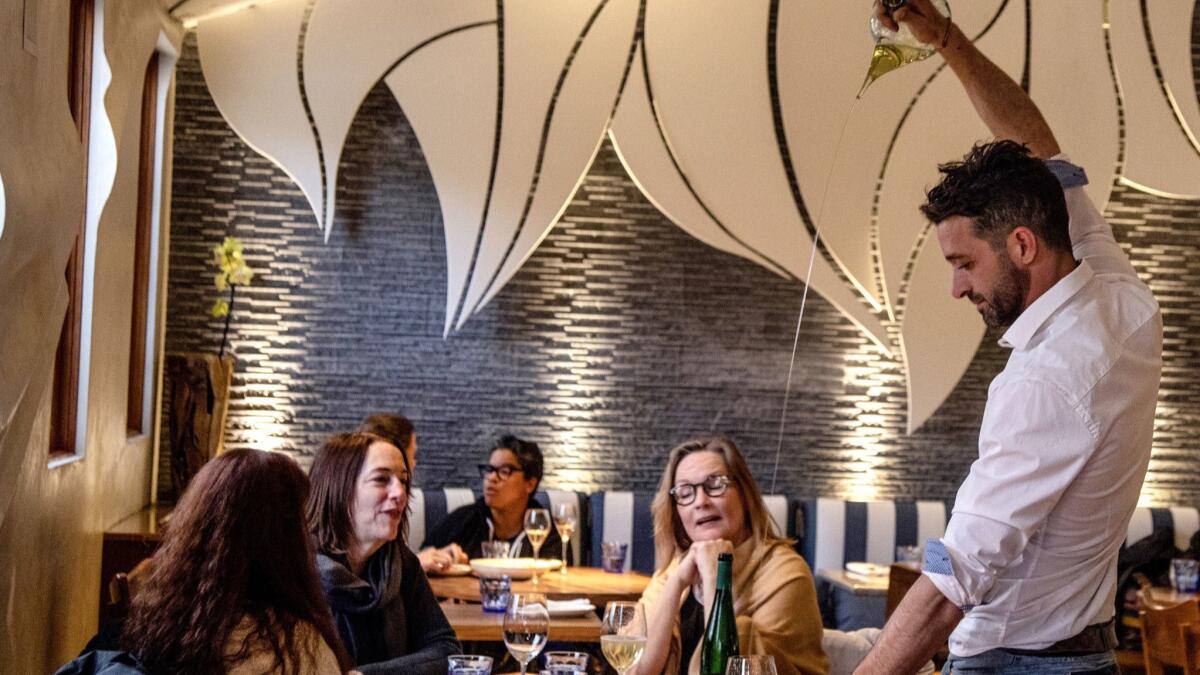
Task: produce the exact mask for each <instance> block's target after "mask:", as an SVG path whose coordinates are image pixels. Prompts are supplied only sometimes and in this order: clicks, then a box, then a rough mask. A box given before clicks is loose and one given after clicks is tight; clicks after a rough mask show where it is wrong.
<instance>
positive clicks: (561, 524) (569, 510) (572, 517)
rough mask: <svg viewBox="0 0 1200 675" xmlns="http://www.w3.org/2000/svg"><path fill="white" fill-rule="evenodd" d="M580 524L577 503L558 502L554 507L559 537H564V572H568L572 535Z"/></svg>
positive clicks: (555, 523) (562, 570)
mask: <svg viewBox="0 0 1200 675" xmlns="http://www.w3.org/2000/svg"><path fill="white" fill-rule="evenodd" d="M578 524H579V512H578V511H577V510H576V508H575V505H574V504H572V503H570V502H567V503H564V504H558V505H556V506H555V507H554V526H555V527H556V528H558V537H559V539H562V563H563V564H562V569H561V570H559V571H560V572H562V573H563V574H566V573H567V551H568V550H570V547H569V546H568V545H569V544H570V543H571V535H572V534H575V526H576V525H578Z"/></svg>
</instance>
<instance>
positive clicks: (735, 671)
mask: <svg viewBox="0 0 1200 675" xmlns="http://www.w3.org/2000/svg"><path fill="white" fill-rule="evenodd" d="M725 675H775V657H774V656H766V655H763V654H756V655H752V656H731V657H729V665H728V666H727V667H726V668H725Z"/></svg>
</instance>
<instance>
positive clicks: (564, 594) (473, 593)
mask: <svg viewBox="0 0 1200 675" xmlns="http://www.w3.org/2000/svg"><path fill="white" fill-rule="evenodd" d="M649 583H650V577H648V576H646V575H644V574H638V573H637V572H625V573H622V574H613V573H611V572H605V571H604V570H602V569H600V568H598V567H572V568H570V569H568V570H567V573H566V574H562V573H561V572H558V571H551V572H546V573H545V574H542V576H541V578H540V579H539V580H538V584H537V585H534V583H533V582H532V581H514V582H513V583H512V591H513V592H514V593H543V594H545V596H546V597H547V598H548V599H550V600H573V599H576V598H587V599H588V600H590V601H591V602H592V604H593V605H595V606H596V607H597V608H598V609H600V610H603V609H604V605H605V603H608V602H612V601H615V600H629V601H636V600H638V599H639V598H641V597H642V591H645V590H646V585H647V584H649ZM429 585H430V586H432V587H433V594H434V595H436V596H437V597H438V598H439V599H442V600H456V601H459V602H479V578H478V577H476V576H475V575H473V574H466V575H463V576H431V577H429Z"/></svg>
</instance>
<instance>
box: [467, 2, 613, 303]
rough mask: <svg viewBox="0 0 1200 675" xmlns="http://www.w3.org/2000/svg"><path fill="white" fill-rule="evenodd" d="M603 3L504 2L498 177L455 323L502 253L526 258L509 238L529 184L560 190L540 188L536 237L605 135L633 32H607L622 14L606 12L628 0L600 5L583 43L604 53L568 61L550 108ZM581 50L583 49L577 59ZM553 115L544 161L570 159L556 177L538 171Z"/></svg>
mask: <svg viewBox="0 0 1200 675" xmlns="http://www.w3.org/2000/svg"><path fill="white" fill-rule="evenodd" d="M603 4H604V3H603V1H602V0H589V1H588V2H557V1H556V0H544V1H543V2H528V3H509V4H507V5H505V7H504V86H503V89H504V94H503V95H504V100H503V112H502V120H501V122H502V128H501V130H500V153H499V155H498V156H497V157H496V177H495V182H494V184H493V187H492V198H491V203H490V204H488V213H487V220H486V222H485V223H484V228H483V239H482V242H481V244H480V247H479V257H478V258H477V259H476V260H475V269H474V271H473V272H472V273H471V282H470V285H469V286H468V288H467V299H466V304H465V305H464V311H463V313H462V315H460V316H459V318H458V325H459V326H461V325H462V324H463V322H464V321H465V320H466V318H467V316H469V315H470V313H471V312H472V311H474V310H476V309H478V308H479V306H480V305H481V304H482V302H483V298H484V296H485V295H486V294H487V291H488V290H489V287H490V286H491V284H492V281H493V279H497V276H496V275H497V270H499V269H500V267H501V266H502V265H504V264H505V262H506V260H507V258H508V257H510V256H512V255H516V256H517V259H518V260H523V259H524V257H525V252H524V251H515V250H510V249H515V247H514V246H513V239H514V237H516V236H517V234H518V228H519V227H520V223H521V221H522V214H523V213H524V212H525V206H526V202H527V201H528V199H529V194H530V191H531V190H533V189H534V186H535V184H536V185H537V187H538V192H542V191H543V189H544V188H543V187H542V186H541V183H540V181H542V180H545V181H546V182H547V183H548V184H550V185H557V187H558V193H557V195H555V194H554V193H553V192H550V191H549V190H546V192H547V195H546V198H548V199H550V200H551V203H552V206H551V207H550V208H551V209H552V212H551V213H548V214H544V215H542V218H544V219H545V218H549V220H547V221H546V222H541V223H538V222H534V221H532V220H530V221H529V222H528V225H529V226H530V227H533V228H536V229H537V232H536V233H535V236H536V237H537V238H539V239H540V237H541V236H542V234H544V232H545V230H546V229H547V228H548V227H549V226H550V225H551V224H552V223H553V219H554V218H557V216H558V212H559V210H560V209H561V207H562V206H563V205H564V204H565V203H566V201H567V200H568V199H569V198H570V196H571V194H572V193H573V192H574V189H575V186H576V184H577V183H578V182H579V180H580V179H581V178H582V177H583V174H584V172H586V170H587V165H588V164H589V163H590V161H591V157H592V154H593V153H594V151H595V148H596V145H597V144H598V143H599V141H600V139H601V138H602V137H603V135H604V124H605V123H606V122H607V119H608V115H609V114H610V113H611V112H612V106H613V102H614V101H615V100H616V94H617V87H618V85H619V83H620V79H621V70H622V69H623V68H624V65H625V58H626V55H627V54H628V48H629V43H630V41H631V39H632V37H633V35H632V27H625V29H624V30H622V31H620V35H619V36H618V35H617V33H616V32H614V31H613V30H606V28H607V27H610V26H613V25H614V23H613V20H612V19H613V18H614V16H616V17H619V16H621V15H622V14H623V12H622V11H618V12H616V13H614V15H610V14H609V11H610V10H611V9H617V10H624V9H625V8H626V6H627V3H626V2H624V1H623V0H620V1H619V2H610V3H609V4H610V5H613V6H612V7H609V8H606V9H604V10H603V11H602V12H601V13H600V15H599V17H598V18H597V19H596V24H595V25H593V26H592V28H591V30H598V31H599V34H598V36H596V35H592V34H591V31H589V32H588V36H587V38H586V40H585V42H584V45H587V43H589V42H591V41H592V40H593V39H596V38H597V37H598V38H599V41H600V42H601V44H600V45H599V46H600V47H601V49H602V50H606V51H603V52H602V53H601V54H596V55H595V56H599V57H601V58H600V60H599V61H597V60H596V59H595V58H592V59H589V62H588V63H583V62H574V61H572V63H571V64H570V69H571V72H570V75H571V76H570V77H569V78H568V81H574V82H572V86H571V89H570V91H568V90H567V89H566V88H565V87H564V89H563V91H562V97H561V98H560V99H559V100H558V101H557V105H556V106H555V108H554V110H553V111H552V110H551V106H552V104H554V94H555V87H556V84H557V82H558V81H559V78H560V76H561V74H562V72H563V69H564V68H567V67H568V59H570V57H571V52H572V49H573V48H574V47H575V45H576V42H577V40H579V39H580V38H581V36H582V35H583V32H584V29H585V27H586V26H587V23H588V20H589V18H590V17H591V16H592V15H593V13H594V12H595V11H596V10H597V8H599V7H600V6H602V5H603ZM619 23H620V22H617V24H618V25H619ZM602 26H603V27H602ZM614 37H618V40H617V41H613V38H614ZM606 40H607V41H606ZM582 55H583V54H582V48H581V52H580V53H579V54H577V57H578V56H582ZM610 64H611V66H610ZM606 66H610V67H606ZM576 68H581V69H585V68H586V69H590V71H591V72H589V71H588V70H581V71H580V73H581V74H576V73H575V72H574V71H575V69H576ZM614 72H615V75H613V73H614ZM568 96H570V97H574V98H579V97H585V98H583V100H579V101H572V100H569V99H568V98H566V97H568ZM559 106H562V107H563V108H567V109H570V110H572V111H573V113H574V114H575V115H576V116H579V117H580V119H578V120H568V119H567V115H566V114H564V113H563V112H560V109H559ZM551 114H553V117H551V118H550V119H551V122H552V124H551V127H550V128H551V132H552V140H553V141H554V142H555V145H556V146H557V147H554V148H553V152H549V151H550V150H551V148H550V147H547V150H548V152H547V153H546V155H545V159H547V160H549V159H551V158H552V157H553V153H562V155H563V156H564V157H571V158H572V159H569V160H567V161H566V162H565V164H566V165H567V166H566V167H564V169H566V168H567V167H569V170H570V174H569V175H566V176H562V175H559V176H554V175H552V174H551V173H550V172H549V171H548V170H547V168H546V167H543V168H542V171H541V172H540V173H539V172H538V170H537V169H538V167H537V162H538V153H539V149H540V148H541V140H542V134H543V131H544V129H545V125H546V120H547V118H548V117H550V116H551ZM564 132H565V134H564ZM576 167H577V168H576ZM563 183H566V185H563ZM535 243H536V242H535Z"/></svg>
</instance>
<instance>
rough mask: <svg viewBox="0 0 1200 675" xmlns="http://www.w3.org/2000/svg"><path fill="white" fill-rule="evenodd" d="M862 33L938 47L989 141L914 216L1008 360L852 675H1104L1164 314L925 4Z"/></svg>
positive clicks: (991, 68)
mask: <svg viewBox="0 0 1200 675" xmlns="http://www.w3.org/2000/svg"><path fill="white" fill-rule="evenodd" d="M875 10H876V17H877V18H878V19H879V20H880V21H883V22H885V23H888V24H889V25H890V26H892V27H895V26H896V25H897V22H899V23H902V24H904V25H906V26H907V27H908V28H909V29H910V30H911V31H912V33H913V34H914V35H916V36H917V37H918V38H920V39H921V40H922V41H924V42H926V43H929V44H934V45H940V46H938V47H937V51H938V52H939V53H940V54H941V55H942V56H943V58H945V60H946V63H947V64H948V65H949V66H950V69H951V70H952V71H953V72H954V74H955V76H957V78H958V79H959V81H960V82H961V83H962V86H963V88H964V90H965V91H966V93H967V96H968V97H969V98H970V100H971V103H972V104H973V106H974V107H975V110H976V111H977V112H978V114H979V116H980V117H981V118H982V120H983V121H984V122H985V123H986V124H987V126H988V128H989V129H990V130H991V132H992V133H993V134H994V135H995V137H996V140H995V141H994V142H990V143H983V144H980V145H977V146H976V147H975V148H974V149H972V150H971V152H970V153H968V154H967V156H966V157H965V158H964V159H963V160H962V161H961V162H952V163H949V164H944V165H942V166H941V167H939V170H940V172H941V174H942V178H941V182H940V183H938V185H936V186H935V187H934V188H932V189H931V190H929V191H928V193H927V195H926V197H927V201H926V203H925V204H924V205H923V206H922V207H921V210H922V212H923V213H924V214H925V216H926V217H927V218H928V219H929V221H930V222H932V223H933V224H934V227H935V230H936V234H937V238H938V243H939V244H940V245H941V248H942V252H943V254H944V256H945V258H946V260H947V261H948V262H949V263H950V265H951V267H952V268H953V272H952V287H951V293H952V294H953V295H954V297H956V298H966V299H968V300H970V301H971V302H972V303H973V304H974V305H975V307H976V309H977V310H978V311H979V313H980V315H981V316H982V317H983V320H984V321H985V322H986V323H987V324H988V325H989V326H991V327H994V328H995V327H1002V328H1006V331H1005V333H1004V336H1003V338H1002V339H1001V340H1000V344H1001V345H1002V346H1003V347H1005V348H1006V349H1009V350H1011V353H1010V356H1009V360H1008V363H1007V365H1006V366H1005V368H1004V370H1003V372H1001V373H1000V374H999V375H997V376H996V378H995V379H994V380H993V381H992V384H991V386H990V388H989V391H988V401H987V406H986V408H985V410H984V416H983V422H982V424H981V427H980V431H979V458H978V459H977V460H976V461H975V462H974V464H973V465H972V466H971V471H970V474H969V475H968V476H967V478H966V480H965V481H964V482H963V484H962V486H961V488H960V489H959V492H958V496H957V498H956V500H955V505H954V513H953V516H952V517H951V519H950V522H949V524H948V525H947V528H946V533H945V536H944V537H942V538H941V539H940V540H930V542H929V543H928V544H927V545H926V552H925V564H924V571H923V575H922V577H921V579H920V580H919V581H918V582H917V583H916V584H915V585H914V586H913V587H912V589H911V590H910V591H909V593H908V595H907V596H906V597H905V598H904V601H903V602H902V603H901V604H900V606H899V607H898V608H897V610H896V611H895V613H894V614H893V615H892V617H891V620H890V621H889V622H888V624H887V626H886V627H885V628H884V632H883V635H882V636H881V638H880V640H879V642H878V643H877V644H876V645H875V648H874V649H873V650H872V651H871V653H870V654H869V655H868V657H867V659H866V660H865V661H864V662H863V663H862V664H861V665H860V666H859V668H858V671H857V672H858V673H881V674H882V673H886V674H887V675H894V674H896V673H911V672H914V671H915V670H916V669H917V667H918V666H919V665H920V664H922V663H924V662H925V661H926V660H927V659H928V658H929V657H930V656H931V655H932V654H933V653H934V652H936V651H937V649H938V648H939V647H940V646H941V645H942V644H943V642H944V641H945V640H946V639H947V637H948V638H949V646H950V658H949V660H948V661H947V664H946V672H963V671H968V670H969V671H970V672H972V673H1004V674H1007V673H1100V674H1103V673H1117V672H1118V670H1117V666H1116V663H1115V660H1114V658H1113V653H1112V648H1113V646H1114V644H1115V635H1114V632H1113V600H1114V597H1113V596H1114V592H1115V587H1116V557H1117V552H1118V550H1119V549H1120V546H1121V542H1122V540H1123V539H1124V537H1125V529H1126V526H1127V524H1128V522H1129V518H1130V515H1131V514H1132V513H1133V510H1134V508H1135V506H1136V505H1137V500H1138V494H1139V492H1140V489H1141V485H1142V480H1143V478H1144V477H1145V473H1146V467H1147V465H1148V463H1149V459H1150V447H1151V438H1152V433H1153V418H1154V409H1155V404H1156V399H1157V391H1158V382H1159V375H1160V372H1161V369H1162V315H1161V313H1160V312H1159V309H1158V304H1157V303H1156V302H1155V300H1154V298H1153V296H1152V295H1151V293H1150V291H1149V289H1148V288H1146V286H1145V285H1144V284H1143V283H1142V282H1141V281H1140V280H1139V279H1138V277H1137V275H1136V273H1135V272H1134V270H1133V267H1132V266H1131V265H1130V264H1129V260H1128V259H1127V258H1126V256H1125V254H1124V253H1123V252H1122V250H1121V249H1120V247H1119V246H1118V245H1117V243H1116V241H1115V240H1114V239H1113V235H1112V230H1111V228H1110V227H1109V225H1108V223H1107V222H1105V220H1104V218H1103V217H1102V216H1101V215H1100V213H1099V212H1098V211H1097V210H1096V208H1095V207H1094V206H1093V205H1092V203H1091V202H1090V201H1089V199H1088V197H1087V195H1086V194H1084V192H1083V189H1082V185H1084V184H1086V182H1087V179H1086V176H1085V174H1084V172H1083V171H1082V169H1080V168H1078V167H1075V166H1073V165H1071V164H1069V163H1068V162H1067V161H1066V160H1065V158H1064V157H1063V156H1062V155H1060V154H1059V146H1058V142H1057V141H1056V139H1055V137H1054V134H1053V133H1052V132H1051V130H1050V127H1049V125H1048V124H1047V123H1046V121H1045V119H1044V118H1043V117H1042V115H1041V113H1040V111H1039V110H1038V108H1037V107H1036V105H1034V103H1033V101H1032V100H1031V99H1030V98H1029V96H1028V95H1027V94H1026V92H1025V91H1023V90H1022V89H1021V87H1020V86H1018V85H1017V84H1016V83H1015V82H1014V81H1013V80H1012V79H1011V78H1010V77H1009V76H1008V75H1006V74H1005V73H1004V72H1003V71H1002V70H1000V68H998V67H997V66H996V65H995V64H993V63H992V62H991V61H990V60H988V58H987V57H985V56H984V55H983V54H982V53H980V52H979V50H977V49H976V48H975V46H974V45H973V44H972V43H971V41H970V40H969V39H968V38H967V37H966V36H965V35H964V34H963V33H962V31H961V30H959V28H958V27H957V26H955V25H954V24H953V23H952V22H951V21H950V20H949V19H947V18H946V17H943V16H942V15H940V14H939V13H938V12H937V11H936V10H934V9H933V7H932V6H931V5H930V3H929V0H908V2H907V3H905V5H904V6H903V7H900V8H898V9H896V10H894V12H891V13H890V15H889V12H888V11H887V10H886V9H885V8H884V7H883V6H882V5H880V4H878V3H877V4H876V8H875Z"/></svg>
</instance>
